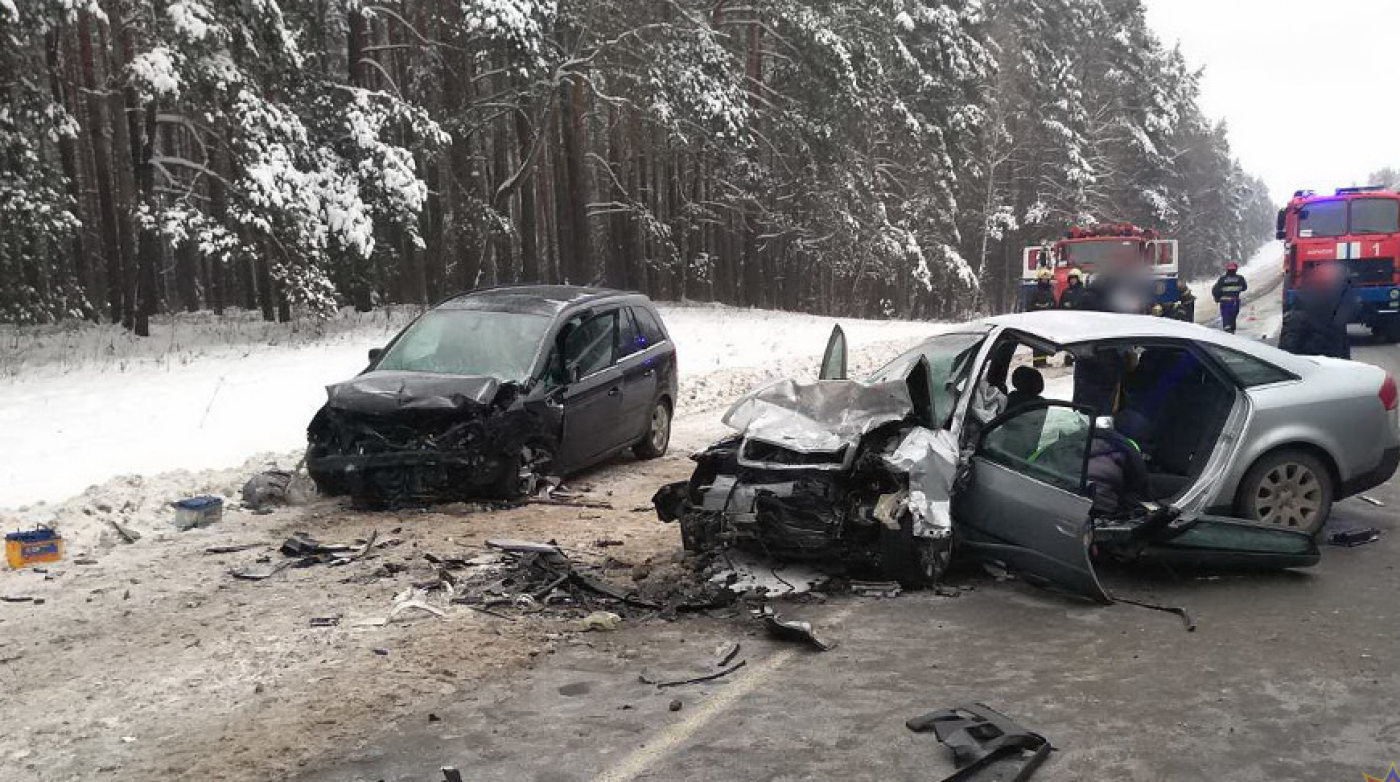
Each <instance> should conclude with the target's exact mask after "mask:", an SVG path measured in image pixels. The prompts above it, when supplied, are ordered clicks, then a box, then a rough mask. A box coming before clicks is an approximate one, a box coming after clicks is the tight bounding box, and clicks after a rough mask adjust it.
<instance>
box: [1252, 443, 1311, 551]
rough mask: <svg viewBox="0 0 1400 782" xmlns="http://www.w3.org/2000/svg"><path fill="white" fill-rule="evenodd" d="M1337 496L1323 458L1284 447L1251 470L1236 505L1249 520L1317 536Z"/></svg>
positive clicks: (1257, 463)
mask: <svg viewBox="0 0 1400 782" xmlns="http://www.w3.org/2000/svg"><path fill="white" fill-rule="evenodd" d="M1335 496H1336V489H1335V487H1334V486H1333V485H1332V473H1331V472H1330V471H1329V470H1328V469H1327V465H1325V464H1323V463H1322V460H1321V459H1318V458H1317V457H1316V456H1313V455H1312V454H1310V453H1308V452H1306V451H1300V450H1294V449H1289V448H1285V449H1284V450H1281V451H1275V452H1274V453H1271V454H1267V455H1265V456H1264V457H1263V458H1262V459H1260V460H1259V461H1258V462H1255V464H1254V466H1253V467H1251V468H1249V472H1247V473H1245V476H1244V480H1242V481H1240V489H1239V494H1238V499H1237V501H1236V503H1235V504H1236V507H1237V508H1238V509H1239V513H1240V514H1241V515H1242V516H1244V517H1245V518H1246V519H1252V520H1254V521H1262V522H1264V523H1265V524H1277V525H1278V526H1280V527H1283V528H1285V529H1293V530H1298V531H1299V532H1308V533H1312V534H1317V533H1318V532H1319V531H1321V530H1322V525H1324V524H1326V523H1327V517H1328V516H1329V515H1331V513H1332V499H1333V498H1334V497H1335Z"/></svg>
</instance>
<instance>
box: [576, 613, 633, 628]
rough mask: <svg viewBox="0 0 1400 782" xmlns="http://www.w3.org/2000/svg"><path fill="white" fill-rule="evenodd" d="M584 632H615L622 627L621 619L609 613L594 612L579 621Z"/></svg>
mask: <svg viewBox="0 0 1400 782" xmlns="http://www.w3.org/2000/svg"><path fill="white" fill-rule="evenodd" d="M579 624H580V625H581V626H582V627H583V629H584V630H603V631H607V630H616V629H617V628H618V627H620V626H621V625H622V617H620V616H618V615H617V614H614V613H612V612H611V611H594V612H593V613H591V614H589V615H588V616H585V617H584V618H583V619H582V620H580V622H579Z"/></svg>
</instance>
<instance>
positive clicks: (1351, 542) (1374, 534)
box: [1327, 527, 1381, 548]
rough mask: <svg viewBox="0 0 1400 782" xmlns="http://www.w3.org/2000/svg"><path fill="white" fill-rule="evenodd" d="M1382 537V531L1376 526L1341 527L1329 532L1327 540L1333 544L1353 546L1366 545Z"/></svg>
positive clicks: (1344, 546) (1346, 546) (1345, 546)
mask: <svg viewBox="0 0 1400 782" xmlns="http://www.w3.org/2000/svg"><path fill="white" fill-rule="evenodd" d="M1380 539H1381V531H1380V530H1379V529H1377V528H1375V527H1367V528H1364V529H1339V530H1336V531H1335V532H1332V533H1330V534H1328V536H1327V542H1328V543H1330V544H1332V545H1333V546H1342V547H1343V548H1351V547H1353V546H1364V545H1365V544H1367V543H1374V542H1376V541H1378V540H1380Z"/></svg>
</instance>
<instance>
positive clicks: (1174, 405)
mask: <svg viewBox="0 0 1400 782" xmlns="http://www.w3.org/2000/svg"><path fill="white" fill-rule="evenodd" d="M1052 350H1054V352H1053V353H1052V352H1051V351H1052ZM1042 400H1054V401H1062V402H1070V403H1073V404H1074V405H1076V406H1080V407H1081V408H1083V409H1084V414H1085V415H1086V416H1088V415H1091V414H1092V416H1093V419H1094V420H1095V421H1096V422H1097V423H1096V424H1095V425H1096V426H1101V425H1103V424H1105V423H1106V422H1108V421H1111V422H1112V425H1113V428H1114V430H1115V431H1116V432H1118V433H1119V434H1121V435H1123V436H1124V437H1126V438H1128V439H1129V440H1131V441H1132V443H1133V444H1134V445H1136V447H1137V448H1138V449H1139V450H1140V452H1141V454H1142V456H1143V459H1144V461H1145V462H1146V465H1147V471H1148V490H1147V496H1145V497H1141V498H1140V499H1142V500H1144V501H1151V502H1170V501H1171V500H1173V499H1174V498H1176V497H1177V496H1179V495H1180V494H1182V493H1184V492H1185V490H1186V489H1187V488H1188V487H1189V486H1190V485H1191V484H1192V482H1193V481H1194V480H1195V478H1196V477H1197V476H1199V475H1200V473H1201V471H1202V470H1203V469H1204V468H1205V465H1206V462H1207V461H1208V460H1209V458H1210V456H1211V454H1212V453H1213V451H1214V449H1215V447H1216V445H1217V443H1218V442H1219V440H1220V434H1221V432H1222V431H1223V429H1224V427H1225V424H1226V421H1227V420H1228V418H1229V415H1230V411H1231V410H1232V409H1233V407H1234V405H1235V403H1236V400H1237V391H1236V389H1235V387H1234V386H1233V384H1231V383H1230V382H1228V381H1227V380H1226V379H1225V378H1224V377H1222V376H1221V375H1220V374H1219V373H1218V372H1217V370H1216V369H1215V368H1214V367H1213V366H1212V365H1211V364H1210V363H1209V362H1207V361H1206V360H1204V359H1203V358H1202V357H1201V355H1200V354H1199V353H1198V352H1197V349H1196V348H1195V347H1194V346H1192V345H1190V344H1189V343H1185V342H1177V341H1171V340H1162V341H1132V340H1113V341H1104V342H1092V343H1082V344H1077V345H1074V346H1071V348H1070V349H1069V350H1068V351H1066V350H1056V349H1054V346H1047V345H1045V344H1044V343H1038V342H1037V341H1036V340H1035V339H1034V338H1031V337H1028V336H1023V335H1016V334H1005V335H1003V336H1001V337H1000V338H999V342H998V343H997V345H995V346H994V347H993V349H992V354H991V356H990V357H989V360H988V362H987V365H986V370H985V372H984V374H983V376H982V378H981V379H980V380H979V382H978V388H977V392H976V395H975V396H974V399H973V404H972V405H971V407H970V408H969V419H968V424H967V426H966V427H965V437H967V438H968V439H967V442H969V443H970V442H974V441H975V440H976V438H978V437H980V433H981V431H982V430H983V429H984V428H985V427H986V426H987V425H988V424H989V423H991V422H992V421H993V420H994V419H996V418H998V417H1003V420H1004V416H1006V415H1007V414H1010V413H1012V412H1013V411H1014V410H1015V409H1016V407H1018V406H1021V405H1025V404H1028V403H1032V402H1038V401H1042ZM1053 410H1054V408H1052V411H1053ZM1026 419H1027V420H1026V421H1025V422H1018V425H1017V426H1014V427H1011V430H1012V431H1011V432H1010V433H1003V434H1001V435H1000V436H999V437H998V438H997V439H998V447H999V448H1000V449H1003V450H1007V449H1009V450H1018V449H1019V450H1026V454H1025V455H1024V457H1023V458H1024V459H1025V460H1027V461H1029V462H1037V461H1042V460H1044V459H1045V458H1047V456H1050V455H1053V454H1055V453H1056V452H1057V451H1059V450H1063V449H1059V448H1056V447H1055V442H1054V441H1055V440H1056V439H1057V438H1062V437H1069V438H1071V439H1072V440H1073V442H1074V443H1075V444H1076V447H1075V450H1076V451H1077V452H1079V453H1082V452H1083V444H1084V439H1083V437H1082V433H1081V432H1079V431H1077V429H1076V427H1069V426H1063V425H1060V424H1063V421H1061V419H1065V420H1068V417H1067V416H1065V415H1063V414H1052V415H1048V416H1047V415H1045V410H1044V408H1043V407H1042V408H1041V409H1040V410H1039V411H1037V412H1036V413H1035V414H1028V415H1027V416H1026ZM1057 421H1058V422H1059V423H1058V424H1057ZM1027 426H1031V428H1036V427H1039V431H1035V432H1029V431H1026V429H1027ZM999 428H1001V427H999ZM1052 430H1053V431H1052ZM1018 432H1019V433H1018ZM1016 443H1020V445H1016ZM1027 472H1028V474H1036V472H1035V471H1029V470H1028V471H1027Z"/></svg>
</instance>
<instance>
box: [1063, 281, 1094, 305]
mask: <svg viewBox="0 0 1400 782" xmlns="http://www.w3.org/2000/svg"><path fill="white" fill-rule="evenodd" d="M1093 308H1094V307H1093V296H1092V295H1091V294H1090V293H1089V289H1088V288H1086V287H1084V284H1083V283H1080V284H1079V285H1071V286H1069V287H1068V288H1065V292H1064V293H1061V294H1060V309H1062V310H1087V309H1093Z"/></svg>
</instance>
